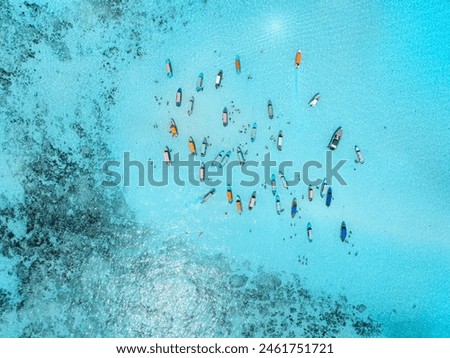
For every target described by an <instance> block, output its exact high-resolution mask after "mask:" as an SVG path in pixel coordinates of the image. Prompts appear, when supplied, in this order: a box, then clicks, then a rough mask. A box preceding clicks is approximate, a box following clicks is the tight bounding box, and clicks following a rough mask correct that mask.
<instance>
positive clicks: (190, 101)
mask: <svg viewBox="0 0 450 358" xmlns="http://www.w3.org/2000/svg"><path fill="white" fill-rule="evenodd" d="M193 110H194V96H191V99H190V100H189V107H188V116H190V115H191V114H192V111H193Z"/></svg>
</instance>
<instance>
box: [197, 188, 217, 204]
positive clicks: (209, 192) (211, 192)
mask: <svg viewBox="0 0 450 358" xmlns="http://www.w3.org/2000/svg"><path fill="white" fill-rule="evenodd" d="M215 192H216V189H211V190H210V191H208V192H207V193H206V194H205V195H203V199H202V201H201V203H202V204H203V203H206V202H207V201H208V200H209V198H211V197H212V196H213V195H214V193H215Z"/></svg>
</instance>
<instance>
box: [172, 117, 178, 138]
mask: <svg viewBox="0 0 450 358" xmlns="http://www.w3.org/2000/svg"><path fill="white" fill-rule="evenodd" d="M170 134H172V137H178V129H177V125H176V124H175V121H174V120H173V118H171V119H170Z"/></svg>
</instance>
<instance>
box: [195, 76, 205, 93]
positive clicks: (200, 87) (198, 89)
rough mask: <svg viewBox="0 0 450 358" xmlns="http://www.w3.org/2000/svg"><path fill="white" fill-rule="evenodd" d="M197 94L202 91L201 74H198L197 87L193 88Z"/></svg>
mask: <svg viewBox="0 0 450 358" xmlns="http://www.w3.org/2000/svg"><path fill="white" fill-rule="evenodd" d="M195 89H196V90H197V92H200V91H203V72H200V74H199V75H198V78H197V86H196V87H195Z"/></svg>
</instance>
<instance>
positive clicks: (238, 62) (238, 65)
mask: <svg viewBox="0 0 450 358" xmlns="http://www.w3.org/2000/svg"><path fill="white" fill-rule="evenodd" d="M234 66H235V67H236V73H237V74H240V73H241V59H240V57H239V56H238V55H236V59H235V60H234Z"/></svg>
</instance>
